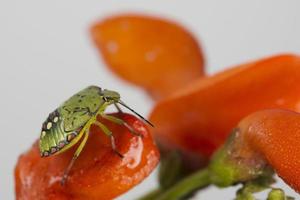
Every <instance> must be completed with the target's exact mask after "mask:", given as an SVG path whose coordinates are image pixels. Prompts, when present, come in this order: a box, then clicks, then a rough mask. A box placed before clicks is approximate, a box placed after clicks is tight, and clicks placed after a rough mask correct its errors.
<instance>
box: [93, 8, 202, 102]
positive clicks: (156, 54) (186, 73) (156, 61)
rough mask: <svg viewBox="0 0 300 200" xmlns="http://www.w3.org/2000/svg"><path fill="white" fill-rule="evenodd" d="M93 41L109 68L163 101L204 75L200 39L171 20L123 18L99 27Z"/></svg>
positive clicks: (132, 16) (96, 25)
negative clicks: (198, 40) (197, 39)
mask: <svg viewBox="0 0 300 200" xmlns="http://www.w3.org/2000/svg"><path fill="white" fill-rule="evenodd" d="M91 34H92V38H93V40H94V42H95V44H96V46H97V47H98V48H99V50H100V52H101V54H102V56H103V58H104V61H105V62H106V63H107V65H108V66H109V68H110V69H111V70H113V71H114V72H115V73H116V74H117V75H119V76H120V77H122V78H123V79H125V80H127V81H129V82H131V83H133V84H136V85H138V86H140V87H142V88H144V89H145V90H146V91H148V92H149V93H150V94H151V96H152V97H153V98H154V99H160V98H162V97H165V96H166V95H168V94H171V93H172V92H174V91H176V90H178V88H181V87H182V86H184V85H186V84H187V83H190V82H191V81H192V80H195V79H198V78H199V77H202V76H203V74H204V69H203V66H204V59H203V55H202V51H201V49H200V47H199V44H198V43H197V41H196V39H195V38H194V37H193V36H192V35H191V34H190V33H189V32H188V31H187V30H186V29H185V28H183V27H181V26H180V25H177V24H176V23H173V22H170V21H168V20H164V19H159V18H154V17H149V16H143V15H135V14H131V15H119V16H113V17H110V18H107V19H105V20H103V21H100V22H98V23H95V24H94V26H93V27H92V28H91Z"/></svg>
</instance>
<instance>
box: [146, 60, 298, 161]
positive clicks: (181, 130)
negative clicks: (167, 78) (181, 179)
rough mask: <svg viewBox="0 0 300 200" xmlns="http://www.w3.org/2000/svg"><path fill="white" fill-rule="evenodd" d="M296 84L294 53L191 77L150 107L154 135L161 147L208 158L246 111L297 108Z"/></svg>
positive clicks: (296, 68) (296, 65)
mask: <svg viewBox="0 0 300 200" xmlns="http://www.w3.org/2000/svg"><path fill="white" fill-rule="evenodd" d="M299 83H300V57H299V56H296V55H280V56H274V57H270V58H266V59H262V60H258V61H255V62H251V63H247V64H244V65H241V66H237V67H235V68H233V69H229V70H226V71H224V72H221V73H218V74H216V75H213V76H211V77H207V78H204V79H201V80H197V81H194V82H193V83H192V84H190V85H189V86H187V87H185V88H183V89H181V90H180V91H178V92H177V93H176V94H173V95H172V96H170V97H168V98H166V99H163V100H162V101H160V102H158V103H157V105H156V106H155V107H154V109H153V111H152V113H151V116H150V121H152V122H153V123H154V124H155V129H154V135H155V137H156V138H157V140H158V141H159V142H160V144H161V145H162V146H164V147H167V148H176V149H181V150H182V151H184V152H193V153H194V154H197V155H198V156H205V157H209V156H210V155H211V154H212V153H213V152H214V151H215V150H216V149H217V148H218V147H219V146H220V145H221V144H223V143H224V141H225V139H226V138H227V136H228V135H229V133H230V131H231V130H232V128H234V127H235V126H236V124H237V123H238V122H239V121H240V120H241V119H242V118H243V117H245V116H247V115H248V114H250V113H252V112H255V111H257V110H260V109H267V108H286V109H291V110H294V111H300V84H299ZM194 160H197V159H194Z"/></svg>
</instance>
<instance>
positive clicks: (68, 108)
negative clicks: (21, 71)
mask: <svg viewBox="0 0 300 200" xmlns="http://www.w3.org/2000/svg"><path fill="white" fill-rule="evenodd" d="M118 104H120V105H122V106H124V107H126V108H128V109H129V110H131V111H132V112H134V113H135V114H137V115H138V116H139V117H140V118H141V119H143V120H144V121H145V122H147V123H149V124H150V125H152V124H151V123H150V122H149V121H147V120H146V119H144V118H143V117H142V116H141V115H139V114H138V113H136V112H135V111H134V110H132V109H131V108H130V107H128V106H127V105H126V104H124V102H122V101H121V100H120V95H119V93H117V92H115V91H110V90H106V89H104V90H102V89H101V88H99V87H97V86H89V87H87V88H86V89H84V90H81V91H80V92H78V93H77V94H75V95H73V96H72V97H71V98H69V99H68V100H67V101H65V102H64V103H63V104H62V105H61V106H60V107H59V108H57V109H56V110H55V111H54V112H52V113H50V114H49V116H48V118H47V119H46V121H45V122H44V123H43V126H42V130H41V136H40V152H41V156H42V157H47V156H50V155H53V154H58V153H61V152H64V151H65V150H67V149H69V148H70V147H72V146H73V145H74V144H76V143H77V142H78V141H79V140H80V139H81V138H82V137H83V138H82V140H81V143H80V145H79V147H78V148H77V150H76V152H75V154H74V156H73V159H72V161H71V162H70V164H69V166H68V167H67V169H66V171H65V173H64V176H63V178H62V184H63V183H64V181H65V180H66V178H67V175H68V173H69V171H70V169H71V167H72V165H73V163H74V161H75V160H76V158H77V157H78V156H79V154H80V152H81V150H82V149H83V147H84V145H85V143H86V141H87V139H88V135H89V128H90V126H91V125H92V124H96V125H98V126H99V127H100V128H101V129H102V131H103V132H104V133H105V134H106V135H107V136H109V137H110V139H111V145H112V149H113V150H114V151H115V152H116V153H117V154H118V155H119V156H120V157H122V155H121V154H120V153H119V152H118V151H117V150H116V147H115V142H114V137H113V135H112V132H111V131H110V130H109V129H108V128H107V127H106V126H105V125H104V124H102V123H100V122H99V121H97V120H96V117H97V116H101V117H103V118H105V119H107V120H110V121H112V122H115V123H117V124H120V125H124V126H126V127H127V128H128V129H129V130H130V132H132V133H133V134H135V135H139V134H138V133H136V132H135V131H134V129H133V128H132V127H130V126H129V125H128V124H127V123H126V122H125V121H123V120H122V119H119V118H116V117H114V116H111V115H106V114H105V113H104V111H105V109H106V107H107V106H109V105H115V106H116V108H117V109H118V111H119V112H121V110H120V108H119V107H118Z"/></svg>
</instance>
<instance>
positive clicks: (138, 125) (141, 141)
mask: <svg viewBox="0 0 300 200" xmlns="http://www.w3.org/2000/svg"><path fill="white" fill-rule="evenodd" d="M115 115H116V114H115ZM118 117H120V118H122V119H123V120H125V121H126V122H127V123H128V124H129V125H130V126H132V127H133V128H134V129H135V130H136V131H137V132H139V133H141V134H142V136H143V137H138V136H134V135H132V134H131V133H130V132H129V131H128V129H127V128H126V127H123V126H120V125H116V124H113V123H111V122H109V121H107V120H104V121H102V122H104V123H105V124H106V125H107V126H108V127H109V129H110V130H111V131H112V132H113V134H114V136H115V138H116V145H117V149H118V150H119V151H120V152H121V153H122V154H123V155H124V158H123V159H121V158H120V157H119V156H118V155H116V154H115V153H114V152H113V151H112V148H111V146H110V141H109V138H107V136H106V135H105V134H104V133H102V132H101V130H100V129H99V128H98V127H96V126H92V128H91V132H90V137H89V140H88V142H87V144H86V146H85V147H84V149H83V151H82V153H81V154H80V156H79V158H78V159H77V160H76V162H75V164H74V167H73V168H72V170H71V172H70V176H69V177H68V181H67V182H66V184H65V185H64V186H62V185H61V184H60V180H61V177H62V174H63V172H64V170H65V168H66V167H67V165H68V164H69V162H70V160H71V158H72V156H73V153H74V150H75V149H76V147H72V148H71V150H68V151H67V152H64V153H62V154H59V155H55V156H50V157H48V158H41V157H40V155H39V149H38V145H37V142H36V143H35V144H34V145H33V146H32V148H31V149H30V150H29V151H27V152H26V153H24V154H23V155H21V156H20V158H19V161H18V163H17V166H16V169H15V182H16V197H17V199H20V200H21V199H22V200H32V199H39V200H49V199H53V200H54V199H55V200H65V199H66V200H67V199H76V200H84V199H85V200H86V199H91V200H92V199H103V200H108V199H113V198H115V197H117V196H119V195H121V194H123V193H124V192H126V191H128V190H129V189H130V188H132V187H134V186H135V185H137V184H138V183H140V182H141V181H142V180H143V179H144V178H146V177H147V176H148V175H149V174H150V173H151V171H152V170H153V169H154V168H155V167H156V165H157V164H158V162H159V152H158V150H157V148H156V146H155V144H154V143H153V140H152V138H151V135H150V133H149V130H148V128H147V126H146V125H145V124H144V123H143V122H141V121H140V120H139V119H137V118H136V117H134V116H132V115H129V114H121V116H118ZM102 120H103V119H102Z"/></svg>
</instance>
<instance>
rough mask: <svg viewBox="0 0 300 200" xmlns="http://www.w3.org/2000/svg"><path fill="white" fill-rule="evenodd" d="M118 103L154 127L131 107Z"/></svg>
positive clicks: (121, 102)
mask: <svg viewBox="0 0 300 200" xmlns="http://www.w3.org/2000/svg"><path fill="white" fill-rule="evenodd" d="M118 103H119V104H121V105H122V106H124V107H125V108H127V109H128V110H130V111H131V112H133V113H134V114H136V115H137V116H139V118H141V119H142V120H143V121H144V122H146V123H147V124H149V125H150V126H152V127H154V125H153V124H152V123H151V122H149V121H148V120H147V119H145V118H144V117H143V116H142V115H140V114H139V113H137V112H136V111H134V110H133V109H132V108H130V107H129V106H127V105H126V104H125V103H124V102H123V101H121V100H119V101H118Z"/></svg>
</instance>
